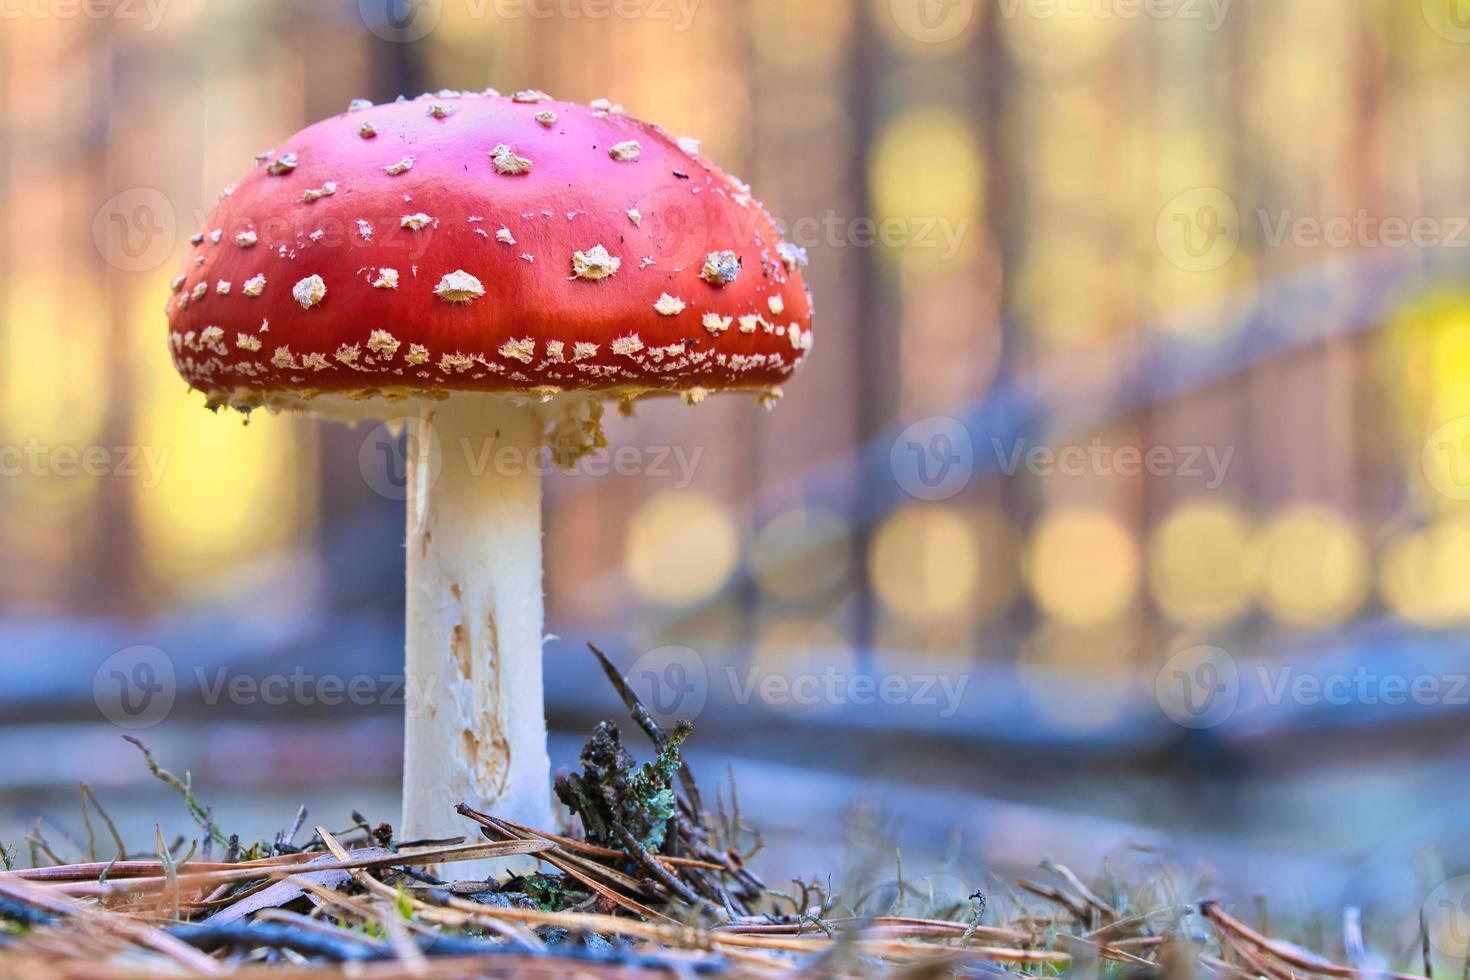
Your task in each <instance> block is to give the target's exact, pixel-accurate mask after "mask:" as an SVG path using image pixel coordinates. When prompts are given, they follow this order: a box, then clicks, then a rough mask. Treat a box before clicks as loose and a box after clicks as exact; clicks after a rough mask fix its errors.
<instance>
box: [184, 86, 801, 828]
mask: <svg viewBox="0 0 1470 980" xmlns="http://www.w3.org/2000/svg"><path fill="white" fill-rule="evenodd" d="M191 241H192V245H191V247H190V249H189V251H188V253H187V255H186V256H185V259H184V265H183V270H182V273H181V275H179V276H178V277H176V279H175V280H174V283H173V295H172V296H171V297H170V299H169V301H168V310H167V312H168V318H169V341H170V345H171V349H172V352H173V359H174V364H175V366H176V367H177V369H178V371H179V373H180V374H181V375H183V377H184V379H185V380H186V381H188V383H189V384H190V386H191V387H193V388H196V389H199V390H200V391H202V392H204V393H205V395H206V396H207V402H208V405H209V406H210V407H211V408H216V409H217V408H220V407H226V406H227V407H231V408H235V409H239V410H240V411H242V412H246V413H248V412H250V411H251V410H253V409H256V408H262V407H263V408H267V409H271V410H287V411H306V412H311V413H314V414H318V415H322V416H327V417H337V418H345V419H349V420H357V419H364V418H384V417H405V416H406V417H408V418H410V419H411V423H410V424H412V425H414V426H416V427H417V428H418V438H414V439H411V440H410V442H409V445H410V452H411V453H412V454H413V455H412V458H411V459H410V464H409V470H410V488H409V494H408V501H409V508H408V510H409V513H408V531H407V563H408V570H407V571H408V575H407V583H408V588H407V632H408V636H407V650H406V662H407V675H408V679H409V683H410V684H412V685H414V687H411V688H410V689H411V690H418V691H427V692H432V699H431V700H430V703H428V704H427V705H424V706H420V710H418V711H412V712H410V717H409V718H408V722H407V732H406V738H405V758H404V813H403V824H402V828H401V832H402V834H403V835H404V836H405V837H409V838H422V837H446V836H450V835H452V834H454V833H456V832H457V831H458V829H459V827H458V824H457V822H456V817H455V813H454V805H455V804H456V803H459V802H461V801H463V802H467V803H469V804H470V805H471V806H473V807H475V808H476V809H480V810H488V811H490V812H494V813H497V814H499V815H502V816H505V817H509V818H511V819H513V820H518V821H521V822H524V823H527V824H530V825H533V826H548V825H549V824H550V787H549V766H548V762H547V755H546V724H545V718H544V710H543V704H542V687H541V648H542V642H543V632H542V626H543V621H542V587H541V513H540V507H541V485H540V476H539V473H540V471H541V467H540V466H539V465H537V462H536V460H537V454H539V453H542V452H546V451H550V452H552V453H554V454H555V456H556V458H557V460H558V461H559V462H561V463H562V464H563V465H566V464H568V463H569V462H570V461H572V460H574V459H575V458H576V457H577V456H578V455H579V454H581V453H584V452H588V451H591V450H592V449H594V448H597V447H599V446H601V445H603V444H604V440H603V437H602V432H601V427H600V418H601V414H602V404H603V402H604V401H605V400H606V399H609V398H612V399H617V400H619V401H621V402H623V403H624V404H625V405H628V404H631V402H632V401H633V400H634V399H636V398H640V397H644V396H649V395H655V394H676V395H680V396H682V397H683V398H684V399H685V400H686V401H687V402H690V403H695V402H698V401H700V400H701V399H703V397H704V396H705V394H706V393H710V392H717V391H744V392H751V393H754V394H756V395H757V396H759V397H760V398H762V399H764V400H767V401H768V402H769V401H770V400H772V399H774V398H775V397H777V396H778V395H779V388H778V387H777V385H778V384H779V383H780V382H782V381H783V380H785V379H786V378H788V377H789V376H790V375H791V374H792V372H793V371H795V369H796V368H797V366H798V365H800V363H801V362H802V360H803V359H804V358H805V357H806V355H807V352H808V351H809V350H810V349H811V340H812V334H811V305H810V298H809V295H808V293H807V291H806V289H805V286H804V285H803V283H802V278H801V272H800V269H801V266H802V265H804V263H805V255H804V253H803V252H802V250H801V249H799V248H797V247H795V246H792V245H789V244H787V243H786V242H784V241H783V240H782V238H781V235H780V233H779V232H778V230H777V228H776V225H775V223H774V222H773V221H772V219H771V218H770V216H769V215H768V214H767V213H766V211H765V210H764V209H763V208H762V207H761V205H760V204H758V203H757V202H756V201H754V200H753V199H752V198H751V197H750V193H749V190H748V188H747V187H746V186H745V185H744V184H742V183H740V182H739V181H737V180H735V179H733V178H732V177H730V176H729V175H728V174H726V173H725V172H724V171H722V170H720V169H719V168H718V167H715V166H714V165H713V164H711V163H710V162H709V161H707V160H706V159H704V158H703V157H702V156H700V155H698V144H697V143H695V142H694V141H693V140H688V139H681V140H674V139H671V138H670V137H669V136H667V135H666V134H665V133H664V131H663V130H662V129H660V128H659V127H657V126H652V125H649V124H647V123H643V122H639V121H637V120H635V119H632V118H630V117H628V116H626V115H624V114H622V113H621V112H620V111H618V110H611V111H610V110H607V109H604V108H596V107H594V108H587V107H583V106H580V105H574V104H570V103H563V102H553V101H551V100H550V99H549V97H546V96H545V95H544V94H542V93H539V92H535V93H517V94H516V95H515V96H514V97H511V98H502V97H500V96H499V95H498V93H495V92H493V91H487V92H486V93H484V94H471V93H458V92H440V93H438V94H437V95H434V96H424V97H421V98H420V99H418V100H411V101H403V100H400V101H398V102H396V103H391V104H386V105H370V104H367V103H364V102H360V101H359V102H354V103H353V105H352V107H351V109H350V110H349V111H348V112H346V113H344V114H342V115H340V116H336V117H334V118H331V119H327V120H325V121H323V122H319V123H317V124H316V125H314V126H310V127H308V128H307V129H305V130H302V131H301V132H299V133H297V134H296V135H294V136H291V137H290V138H288V139H287V140H285V141H284V142H283V143H282V144H281V146H280V147H279V148H278V149H277V150H275V151H273V152H271V153H267V154H262V155H261V156H260V157H259V158H258V166H257V167H256V168H255V169H254V170H253V171H252V172H251V173H250V174H249V175H247V176H246V177H245V178H244V179H242V180H241V181H240V182H239V183H238V184H237V185H235V187H234V189H233V190H232V191H231V192H229V193H228V194H227V195H225V196H223V197H222V198H221V201H220V203H219V205H218V206H217V207H216V208H215V210H214V212H213V214H211V215H210V217H209V218H208V219H207V221H206V223H205V231H204V232H203V233H202V234H200V235H198V236H195V238H194V239H192V240H191ZM221 282H229V283H240V284H242V286H241V288H240V289H238V290H228V291H227V290H224V289H216V288H215V284H216V283H221ZM547 447H549V449H548V448H547ZM507 450H510V452H509V454H507ZM507 460H509V461H510V462H509V463H508V464H507Z"/></svg>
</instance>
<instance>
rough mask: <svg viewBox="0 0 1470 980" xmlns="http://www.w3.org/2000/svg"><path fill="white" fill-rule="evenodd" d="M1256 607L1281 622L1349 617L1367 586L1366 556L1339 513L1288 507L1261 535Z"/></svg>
mask: <svg viewBox="0 0 1470 980" xmlns="http://www.w3.org/2000/svg"><path fill="white" fill-rule="evenodd" d="M1260 549H1261V556H1260V562H1261V603H1262V605H1264V606H1265V608H1266V610H1267V611H1268V612H1269V613H1270V614H1271V615H1272V616H1274V617H1275V618H1276V619H1278V620H1280V621H1281V622H1283V623H1288V624H1290V625H1293V626H1302V627H1319V626H1329V625H1331V624H1333V623H1337V622H1340V621H1341V620H1342V619H1343V618H1344V617H1346V616H1348V615H1350V614H1351V613H1353V612H1354V611H1355V610H1356V609H1357V608H1358V607H1359V606H1360V605H1361V604H1362V602H1363V599H1364V597H1365V596H1366V594H1367V591H1368V586H1369V565H1368V552H1367V548H1366V547H1365V545H1364V544H1363V540H1362V537H1361V535H1360V534H1359V533H1358V529H1357V528H1356V527H1355V526H1354V525H1353V523H1352V521H1351V520H1349V519H1348V518H1347V517H1345V516H1344V515H1342V514H1341V513H1339V512H1337V511H1335V510H1331V509H1329V508H1327V507H1322V506H1318V505H1315V504H1301V505H1297V506H1294V507H1289V508H1287V509H1286V510H1284V511H1282V512H1281V513H1279V514H1277V515H1276V516H1275V518H1273V519H1272V521H1271V523H1270V524H1269V525H1268V526H1267V527H1266V528H1265V530H1264V531H1262V534H1261V538H1260Z"/></svg>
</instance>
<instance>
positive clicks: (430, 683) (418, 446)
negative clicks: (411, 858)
mask: <svg viewBox="0 0 1470 980" xmlns="http://www.w3.org/2000/svg"><path fill="white" fill-rule="evenodd" d="M541 430H542V421H541V416H540V415H539V414H538V413H537V411H536V409H535V408H532V407H529V406H524V405H519V404H516V403H514V402H512V401H510V400H509V399H506V398H500V397H495V396H483V395H455V396H453V397H452V398H450V399H448V400H446V401H441V402H437V403H434V404H432V405H430V406H428V407H426V408H425V409H424V410H423V413H422V415H421V417H420V418H419V419H418V431H417V432H416V433H412V432H411V433H410V440H409V452H410V454H411V459H410V464H411V465H410V477H409V479H410V483H409V495H408V534H407V548H408V556H407V560H408V609H407V625H408V643H407V670H406V674H407V683H408V692H409V694H410V700H409V711H408V727H407V731H406V732H405V738H404V765H403V824H402V828H403V829H402V837H403V839H421V838H426V837H433V838H439V837H454V836H459V835H461V834H463V835H466V836H468V837H470V838H471V839H475V835H476V831H477V828H476V826H475V825H474V824H472V823H470V822H469V821H467V820H466V819H464V818H463V817H460V816H458V815H456V814H455V812H454V806H455V804H457V803H460V802H465V803H468V804H469V805H470V806H472V807H474V808H475V809H477V810H482V811H485V812H488V813H493V814H495V815H497V816H504V817H509V818H510V819H512V820H517V821H520V822H522V823H526V824H530V825H531V826H534V827H547V828H550V827H551V826H552V823H551V786H550V763H549V762H548V760H547V756H546V718H545V714H544V709H543V706H542V691H541V644H542V638H543V635H542V625H543V621H542V592H541V467H540V466H539V465H538V462H539V461H538V457H537V455H536V454H537V452H538V450H539V446H540V444H541ZM506 868H507V864H506V862H504V861H499V862H495V861H490V862H466V863H463V864H454V865H450V866H447V867H445V868H443V869H441V870H442V871H443V872H444V873H445V874H447V875H448V876H450V877H453V878H461V879H468V878H483V877H487V876H488V875H490V874H492V873H495V872H497V871H504V870H505V869H506Z"/></svg>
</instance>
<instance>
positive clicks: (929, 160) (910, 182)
mask: <svg viewBox="0 0 1470 980" xmlns="http://www.w3.org/2000/svg"><path fill="white" fill-rule="evenodd" d="M869 180H870V181H871V184H872V197H873V220H874V221H876V222H877V223H878V226H879V228H880V230H881V229H882V228H883V227H885V226H886V227H889V228H890V229H894V230H896V233H897V235H898V236H899V238H898V241H899V242H900V243H901V244H900V245H899V246H898V247H889V248H885V249H884V254H885V255H886V256H888V257H889V258H890V259H892V260H893V261H895V262H901V263H903V264H905V265H908V264H914V265H916V266H917V267H918V268H921V269H923V268H929V269H934V270H936V271H942V270H944V269H945V268H948V267H949V264H950V263H951V262H954V261H959V260H963V259H964V258H965V257H967V256H968V255H969V254H970V253H971V251H972V250H973V249H974V248H975V239H976V236H975V234H974V233H973V230H972V229H973V228H974V226H976V225H978V224H980V222H981V221H982V220H983V216H982V208H981V195H982V193H983V192H984V188H985V162H984V159H983V157H982V156H981V154H980V141H979V138H978V134H977V133H976V131H975V127H974V124H973V122H972V121H971V120H970V119H968V118H966V117H965V116H964V115H962V114H960V113H956V112H949V111H946V110H943V109H929V108H925V109H913V110H909V111H906V112H903V113H901V114H900V115H898V116H896V117H895V118H894V119H892V120H890V121H889V122H888V124H887V125H885V126H884V127H883V130H882V132H880V133H879V134H878V137H877V140H876V142H875V144H874V147H873V151H872V157H871V162H870V164H869ZM943 231H947V232H948V239H949V241H950V242H951V243H952V244H951V247H948V248H944V247H929V246H928V245H927V244H925V243H926V242H927V241H928V240H930V239H933V240H934V241H935V242H936V244H938V243H940V242H941V241H943V240H944V238H945V235H943V234H941V232H943Z"/></svg>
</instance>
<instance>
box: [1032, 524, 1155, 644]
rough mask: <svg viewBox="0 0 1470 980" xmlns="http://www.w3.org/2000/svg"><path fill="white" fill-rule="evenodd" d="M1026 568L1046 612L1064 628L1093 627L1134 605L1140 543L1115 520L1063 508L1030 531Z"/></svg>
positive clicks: (1041, 606)
mask: <svg viewBox="0 0 1470 980" xmlns="http://www.w3.org/2000/svg"><path fill="white" fill-rule="evenodd" d="M1026 569H1027V580H1028V582H1029V584H1030V587H1031V594H1032V596H1033V597H1034V598H1035V600H1036V604H1037V606H1039V607H1040V608H1041V610H1042V611H1043V612H1045V613H1046V614H1047V615H1048V616H1050V617H1052V618H1053V619H1055V620H1057V621H1058V622H1060V623H1063V624H1066V625H1070V626H1095V625H1099V624H1102V623H1106V622H1108V621H1110V620H1114V619H1117V618H1118V617H1119V616H1121V615H1122V614H1123V613H1124V612H1125V611H1127V609H1128V608H1129V606H1131V605H1132V604H1133V601H1134V599H1135V598H1136V596H1137V593H1138V579H1139V555H1138V544H1137V542H1136V541H1135V539H1134V537H1133V535H1132V534H1131V533H1130V532H1129V530H1128V529H1127V528H1126V527H1125V526H1124V525H1123V522H1122V521H1120V520H1119V519H1118V518H1117V517H1116V516H1114V515H1112V514H1110V513H1107V512H1106V511H1103V510H1099V509H1094V508H1091V507H1087V506H1084V505H1060V506H1057V507H1054V508H1052V509H1050V510H1048V511H1047V512H1046V513H1045V514H1044V515H1043V516H1042V518H1041V519H1040V520H1039V521H1037V523H1036V526H1035V527H1034V528H1033V529H1032V532H1031V540H1030V543H1029V545H1028V549H1027V555H1026Z"/></svg>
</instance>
